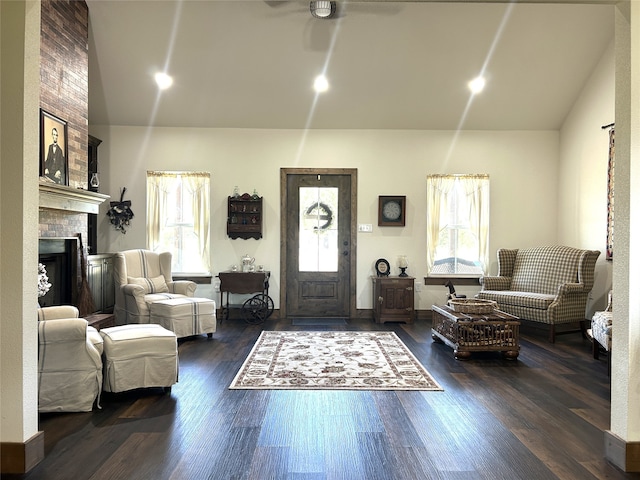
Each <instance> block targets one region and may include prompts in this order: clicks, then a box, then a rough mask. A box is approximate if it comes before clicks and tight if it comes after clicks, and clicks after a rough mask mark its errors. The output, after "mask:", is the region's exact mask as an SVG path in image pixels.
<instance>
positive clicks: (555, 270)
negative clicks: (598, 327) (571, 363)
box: [476, 246, 600, 342]
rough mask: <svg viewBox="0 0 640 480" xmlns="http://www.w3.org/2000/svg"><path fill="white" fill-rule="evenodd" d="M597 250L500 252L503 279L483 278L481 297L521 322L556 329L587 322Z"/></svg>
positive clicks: (551, 336) (552, 333)
mask: <svg viewBox="0 0 640 480" xmlns="http://www.w3.org/2000/svg"><path fill="white" fill-rule="evenodd" d="M599 255H600V252H599V251H597V250H580V249H577V248H572V247H565V246H548V247H535V248H528V249H500V250H498V276H487V277H484V278H482V279H481V283H482V289H481V290H480V292H479V293H478V294H477V295H476V297H477V298H481V299H485V300H494V301H496V302H497V303H498V308H499V309H500V310H502V311H504V312H507V313H510V314H511V315H515V316H517V317H519V318H521V319H522V320H529V321H533V322H540V323H545V324H548V325H549V340H550V341H551V342H554V341H555V335H556V333H557V332H556V325H559V324H569V323H578V322H579V323H580V324H581V325H582V324H583V322H584V320H585V311H586V308H587V300H588V297H589V292H590V291H591V289H592V288H593V280H594V272H595V264H596V260H597V259H598V256H599Z"/></svg>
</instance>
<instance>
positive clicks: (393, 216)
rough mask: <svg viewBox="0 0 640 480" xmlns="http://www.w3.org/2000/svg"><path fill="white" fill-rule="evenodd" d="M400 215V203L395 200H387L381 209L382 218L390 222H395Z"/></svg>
mask: <svg viewBox="0 0 640 480" xmlns="http://www.w3.org/2000/svg"><path fill="white" fill-rule="evenodd" d="M400 215H402V208H401V207H400V203H399V202H397V201H395V200H389V201H388V202H387V203H385V204H384V207H382V217H383V218H384V219H385V220H387V221H391V222H396V221H398V219H399V218H400Z"/></svg>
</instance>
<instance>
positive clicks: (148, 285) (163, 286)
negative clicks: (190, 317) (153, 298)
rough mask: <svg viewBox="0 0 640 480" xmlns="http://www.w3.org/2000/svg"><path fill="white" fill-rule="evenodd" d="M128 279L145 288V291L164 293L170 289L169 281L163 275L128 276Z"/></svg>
mask: <svg viewBox="0 0 640 480" xmlns="http://www.w3.org/2000/svg"><path fill="white" fill-rule="evenodd" d="M127 281H128V282H129V283H132V284H133V285H140V286H141V287H142V288H144V293H164V292H168V291H169V287H168V286H167V282H166V281H165V279H164V277H163V276H162V275H159V276H157V277H153V278H144V277H139V278H134V277H128V278H127Z"/></svg>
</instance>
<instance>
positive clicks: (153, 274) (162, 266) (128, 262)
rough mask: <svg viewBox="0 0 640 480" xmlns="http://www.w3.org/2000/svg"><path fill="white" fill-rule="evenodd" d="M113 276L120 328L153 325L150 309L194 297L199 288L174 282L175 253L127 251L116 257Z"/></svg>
mask: <svg viewBox="0 0 640 480" xmlns="http://www.w3.org/2000/svg"><path fill="white" fill-rule="evenodd" d="M113 275H114V281H115V287H116V302H115V308H114V312H115V316H116V325H125V324H129V323H153V322H151V319H150V308H149V306H150V305H151V304H152V303H153V302H156V301H160V300H167V299H171V298H185V297H193V296H194V294H195V291H196V284H195V283H194V282H191V281H188V280H179V281H175V282H174V281H173V277H172V276H171V253H169V252H164V253H155V252H152V251H150V250H142V249H136V250H126V251H124V252H119V253H116V256H115V260H114V266H113Z"/></svg>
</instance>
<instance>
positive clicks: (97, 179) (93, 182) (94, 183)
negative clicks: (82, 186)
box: [89, 172, 100, 188]
mask: <svg viewBox="0 0 640 480" xmlns="http://www.w3.org/2000/svg"><path fill="white" fill-rule="evenodd" d="M89 185H91V186H92V187H93V188H98V187H99V186H100V177H98V172H93V173H92V174H91V180H90V181H89Z"/></svg>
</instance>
